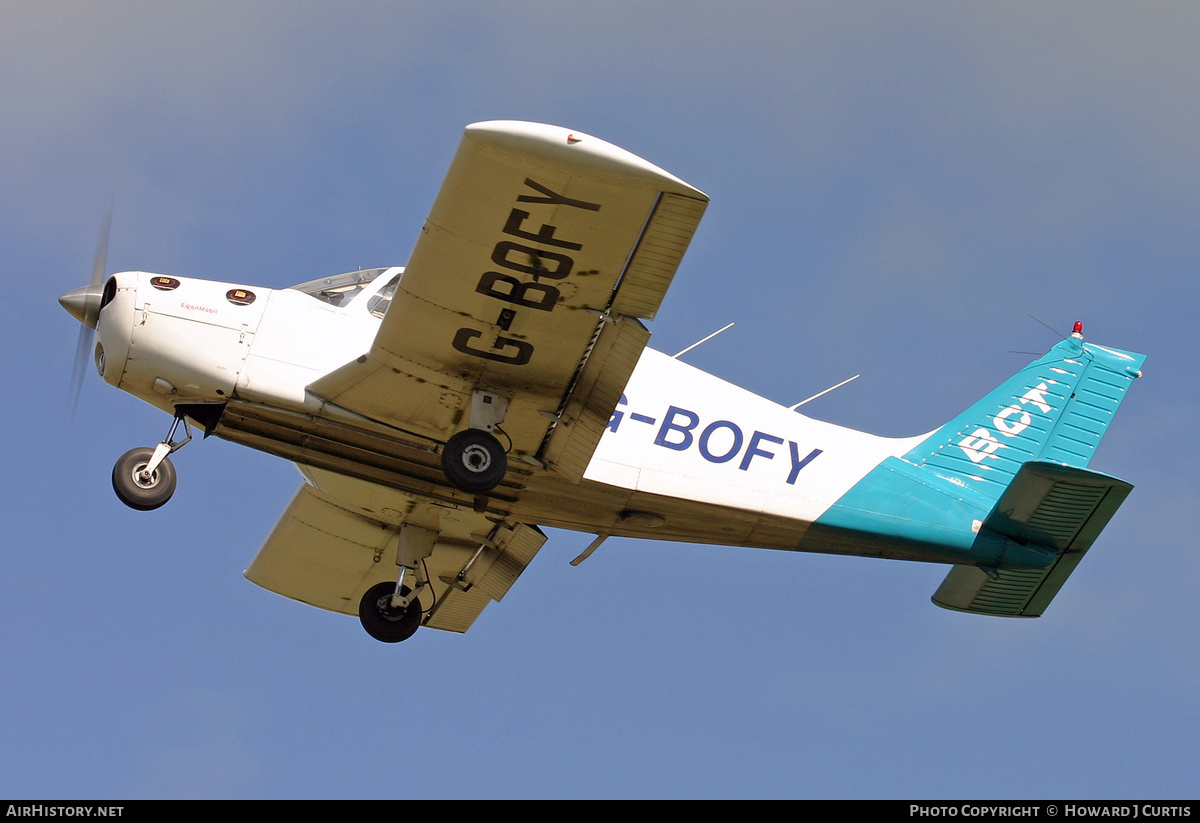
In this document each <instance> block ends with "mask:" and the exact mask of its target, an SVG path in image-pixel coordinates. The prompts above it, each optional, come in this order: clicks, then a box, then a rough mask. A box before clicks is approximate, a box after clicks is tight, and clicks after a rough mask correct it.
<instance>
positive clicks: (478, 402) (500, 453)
mask: <svg viewBox="0 0 1200 823" xmlns="http://www.w3.org/2000/svg"><path fill="white" fill-rule="evenodd" d="M506 414H508V400H507V398H504V397H501V396H500V395H498V394H494V393H493V392H489V391H476V392H473V393H472V394H471V417H470V423H469V424H468V428H466V429H464V430H463V431H460V432H458V433H457V434H455V435H452V436H451V437H450V439H449V440H447V441H446V445H445V446H444V447H443V448H442V472H443V473H444V474H445V475H446V479H447V480H449V481H450V485H451V486H454V488H456V489H458V490H459V491H464V492H467V493H468V494H483V493H484V492H489V491H491V490H492V489H494V488H496V486H497V485H499V484H500V481H501V480H503V479H504V474H505V472H507V471H508V456H507V454H506V453H505V450H504V447H503V446H501V445H500V441H499V440H497V439H496V438H495V436H494V435H492V431H494V430H495V429H497V428H499V426H500V424H501V423H502V422H504V417H505V415H506Z"/></svg>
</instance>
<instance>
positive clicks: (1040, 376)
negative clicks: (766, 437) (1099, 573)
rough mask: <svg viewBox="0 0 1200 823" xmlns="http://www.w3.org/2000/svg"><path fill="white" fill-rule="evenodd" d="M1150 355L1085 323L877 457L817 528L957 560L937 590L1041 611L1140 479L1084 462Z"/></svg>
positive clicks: (951, 598) (956, 598)
mask: <svg viewBox="0 0 1200 823" xmlns="http://www.w3.org/2000/svg"><path fill="white" fill-rule="evenodd" d="M1145 359H1146V358H1145V357H1144V356H1143V355H1140V354H1132V353H1130V352H1124V351H1119V350H1117V349H1110V348H1107V347H1105V346H1097V345H1094V344H1088V343H1084V341H1083V335H1082V334H1081V333H1080V330H1079V326H1078V325H1077V326H1076V331H1075V333H1074V334H1072V335H1071V336H1070V337H1069V338H1067V339H1066V340H1064V341H1062V342H1061V343H1059V344H1058V345H1056V346H1055V347H1054V348H1053V349H1051V350H1050V351H1049V352H1048V353H1047V354H1046V355H1045V356H1044V357H1042V358H1040V359H1039V360H1036V361H1034V362H1033V363H1030V364H1029V365H1028V366H1026V367H1025V368H1024V369H1022V370H1021V371H1020V372H1018V373H1017V374H1016V375H1015V376H1013V377H1012V378H1010V379H1009V380H1007V381H1005V382H1004V383H1003V384H1001V385H1000V386H999V387H998V388H997V389H995V390H994V391H992V392H991V393H989V394H988V395H987V396H986V397H984V398H983V399H982V400H980V401H979V402H978V403H976V404H975V405H973V406H971V408H969V409H967V410H966V411H965V412H963V413H962V414H960V415H959V416H958V417H956V418H955V419H953V420H951V421H950V422H949V423H947V424H946V425H945V426H943V427H942V428H940V429H938V430H937V431H935V432H934V433H933V434H931V435H930V436H929V437H927V438H925V439H924V440H922V441H921V442H920V443H919V444H918V445H917V446H915V447H913V448H912V449H911V450H910V451H909V452H908V453H907V454H905V455H904V456H903V457H901V458H896V457H889V458H887V459H886V460H884V461H883V462H882V463H880V464H879V465H878V466H876V467H875V468H874V469H873V470H872V471H871V472H869V473H868V474H867V476H866V477H864V478H863V479H862V480H860V481H859V482H858V483H857V484H856V485H855V486H854V487H853V488H852V489H850V491H848V492H847V493H846V494H844V495H842V497H841V498H839V499H838V501H837V502H836V503H835V504H834V505H832V506H830V507H829V509H828V510H826V511H825V513H824V514H822V515H821V517H820V518H818V519H817V521H816V523H814V524H813V526H812V527H810V529H809V533H808V534H807V535H806V539H808V540H810V541H811V543H812V544H814V545H821V544H825V545H835V546H841V547H844V548H845V550H848V551H850V552H852V553H873V554H884V555H885V556H887V555H888V554H889V553H891V556H909V557H916V558H919V559H935V560H942V561H943V562H952V563H955V564H958V565H955V566H954V568H953V569H952V570H951V571H950V573H949V575H948V576H947V577H946V580H945V582H944V583H943V584H942V587H941V588H940V589H938V592H937V594H935V595H934V598H933V600H934V603H936V604H938V605H939V606H944V607H946V608H950V609H957V610H960V611H970V612H976V613H979V614H994V615H1004V616H1014V617H1016V616H1021V617H1036V616H1038V615H1040V614H1041V613H1042V611H1043V610H1044V609H1045V608H1046V606H1047V604H1049V602H1050V600H1051V599H1052V598H1053V597H1054V595H1055V593H1057V592H1058V590H1059V588H1061V587H1062V585H1063V583H1064V582H1065V581H1066V579H1067V577H1068V576H1069V575H1070V574H1071V571H1072V570H1073V569H1074V568H1075V566H1076V565H1077V564H1078V562H1079V560H1080V559H1081V558H1082V556H1083V554H1084V552H1086V551H1087V550H1088V548H1089V547H1090V546H1091V544H1092V542H1093V541H1094V540H1095V539H1096V537H1097V536H1098V535H1099V533H1100V530H1101V529H1103V528H1104V526H1105V524H1107V523H1108V520H1109V518H1111V517H1112V515H1113V514H1114V513H1115V512H1116V510H1117V507H1118V506H1120V505H1121V502H1122V501H1123V500H1124V499H1125V497H1126V495H1128V494H1129V491H1130V489H1132V486H1130V485H1129V484H1128V483H1125V482H1124V481H1122V480H1117V479H1116V478H1112V477H1108V476H1106V475H1102V474H1099V473H1098V472H1093V471H1089V470H1088V469H1086V468H1084V467H1085V466H1087V464H1088V462H1089V461H1090V460H1091V458H1092V455H1093V454H1094V453H1095V451H1096V446H1097V445H1099V443H1100V439H1101V438H1102V437H1103V436H1104V432H1105V429H1107V428H1108V424H1109V423H1110V422H1111V421H1112V417H1113V414H1115V413H1116V411H1117V407H1118V406H1120V405H1121V401H1122V400H1123V399H1124V397H1125V391H1126V389H1128V388H1129V384H1130V382H1132V381H1133V379H1134V378H1136V377H1138V376H1140V375H1141V371H1140V369H1141V367H1142V363H1143V362H1145ZM865 535H869V537H866V536H865ZM932 547H936V548H932ZM923 553H924V554H923Z"/></svg>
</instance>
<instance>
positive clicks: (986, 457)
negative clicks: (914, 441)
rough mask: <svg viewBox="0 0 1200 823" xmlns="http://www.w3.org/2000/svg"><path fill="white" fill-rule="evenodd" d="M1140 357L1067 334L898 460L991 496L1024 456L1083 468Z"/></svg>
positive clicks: (995, 495) (1002, 486)
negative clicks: (1064, 338) (1066, 336)
mask: <svg viewBox="0 0 1200 823" xmlns="http://www.w3.org/2000/svg"><path fill="white" fill-rule="evenodd" d="M1145 359H1146V358H1145V356H1143V355H1140V354H1133V353H1131V352H1126V351H1120V350H1118V349H1111V348H1107V347H1105V346H1097V345H1093V344H1088V343H1085V342H1084V341H1083V338H1082V337H1080V336H1077V335H1072V336H1071V337H1069V338H1067V339H1066V340H1064V341H1062V342H1061V343H1059V344H1058V345H1057V346H1055V347H1054V348H1053V349H1051V350H1050V351H1049V352H1047V353H1046V355H1045V356H1043V357H1041V358H1040V359H1038V360H1035V361H1034V362H1033V363H1030V364H1029V365H1028V366H1026V367H1025V368H1024V369H1022V370H1021V371H1020V372H1018V373H1017V374H1016V375H1014V376H1013V377H1012V378H1010V379H1009V380H1008V381H1006V382H1005V383H1004V384H1003V385H1001V386H1000V387H999V388H997V389H996V390H995V391H993V392H991V393H990V394H988V395H987V396H986V397H985V398H983V399H982V400H980V401H979V402H978V403H976V404H975V405H974V406H972V407H971V408H969V409H967V410H966V411H965V412H963V413H962V414H960V415H959V416H958V417H956V418H955V419H953V420H951V421H950V422H949V423H947V424H946V425H945V426H943V427H942V428H940V429H938V430H937V431H936V432H934V433H933V434H932V435H931V436H930V437H929V438H928V439H927V440H925V441H924V442H922V443H921V444H920V445H919V446H917V447H916V448H915V449H913V450H912V451H910V452H909V453H908V454H906V455H904V460H906V461H909V462H911V463H913V464H915V465H918V466H921V467H922V468H924V469H925V470H927V471H929V472H932V473H933V474H936V475H938V476H940V477H943V478H946V479H948V480H950V481H951V482H954V483H956V484H961V485H962V486H963V487H965V488H968V489H970V490H971V491H973V492H975V493H977V494H979V495H981V496H982V497H983V498H985V499H988V500H992V501H995V500H998V499H999V498H1000V496H1001V495H1002V494H1003V493H1004V490H1005V489H1006V488H1007V487H1008V485H1009V484H1010V483H1011V482H1012V480H1013V478H1014V477H1016V475H1017V472H1018V471H1020V469H1021V466H1022V465H1024V464H1025V463H1028V462H1029V461H1031V460H1041V461H1045V462H1048V463H1058V464H1061V465H1064V466H1074V467H1077V468H1084V467H1086V466H1087V465H1088V463H1089V462H1090V461H1091V459H1092V455H1093V454H1095V452H1096V447H1097V446H1098V445H1100V439H1101V438H1102V437H1103V436H1104V432H1105V430H1106V429H1107V428H1108V424H1109V423H1111V422H1112V418H1113V415H1114V414H1116V411H1117V408H1118V407H1119V406H1120V405H1121V401H1122V400H1124V399H1125V392H1126V390H1127V389H1128V388H1129V384H1130V383H1131V382H1132V381H1133V380H1134V379H1135V378H1136V377H1138V376H1139V375H1140V374H1141V368H1142V363H1143V362H1145Z"/></svg>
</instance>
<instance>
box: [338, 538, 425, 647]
mask: <svg viewBox="0 0 1200 823" xmlns="http://www.w3.org/2000/svg"><path fill="white" fill-rule="evenodd" d="M437 539H438V533H437V532H436V531H434V530H433V529H425V528H421V527H420V526H414V525H411V524H408V523H406V524H404V525H403V526H401V527H400V541H399V545H398V546H397V547H396V565H397V566H399V567H400V576H399V578H398V579H397V580H396V582H395V583H392V582H391V581H386V580H385V581H384V582H382V583H376V584H375V585H374V586H372V587H371V588H369V589H367V591H366V594H364V595H363V596H362V600H360V601H359V603H358V619H359V621H360V622H361V623H362V625H363V628H364V629H366V630H367V634H369V635H371V637H374V638H375V639H376V640H378V641H380V642H381V643H399V642H400V641H402V640H407V639H408V638H410V637H412V636H413V634H415V633H416V631H417V629H418V628H420V626H421V617H422V614H421V600H420V597H419V596H418V595H420V593H421V592H422V591H423V590H424V589H426V588H427V587H428V586H429V579H428V578H427V577H426V575H425V567H424V561H425V558H426V557H429V555H431V554H433V547H434V544H436V543H437ZM409 583H411V584H412V586H411V588H410V587H409V585H408V584H409Z"/></svg>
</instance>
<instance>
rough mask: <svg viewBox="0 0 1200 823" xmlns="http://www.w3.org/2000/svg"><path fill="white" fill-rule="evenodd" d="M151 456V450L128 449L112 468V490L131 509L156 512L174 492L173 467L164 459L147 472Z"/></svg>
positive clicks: (152, 453)
mask: <svg viewBox="0 0 1200 823" xmlns="http://www.w3.org/2000/svg"><path fill="white" fill-rule="evenodd" d="M153 457H154V449H150V448H140V449H130V450H129V451H127V452H125V453H124V454H123V455H121V459H120V460H118V461H117V465H115V466H113V471H112V485H113V491H115V492H116V493H117V497H119V498H120V499H121V502H122V503H124V504H125V505H126V506H128V507H129V508H131V509H137V510H138V511H144V512H147V511H151V510H152V509H157V508H158V507H159V506H161V505H163V504H164V503H166V502H167V501H168V500H170V499H171V495H172V494H174V493H175V467H174V466H172V465H171V461H170V460H168V459H167V458H165V457H164V458H162V460H160V461H159V463H158V465H157V466H156V467H155V468H153V469H151V468H150V461H151V459H152V458H153Z"/></svg>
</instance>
